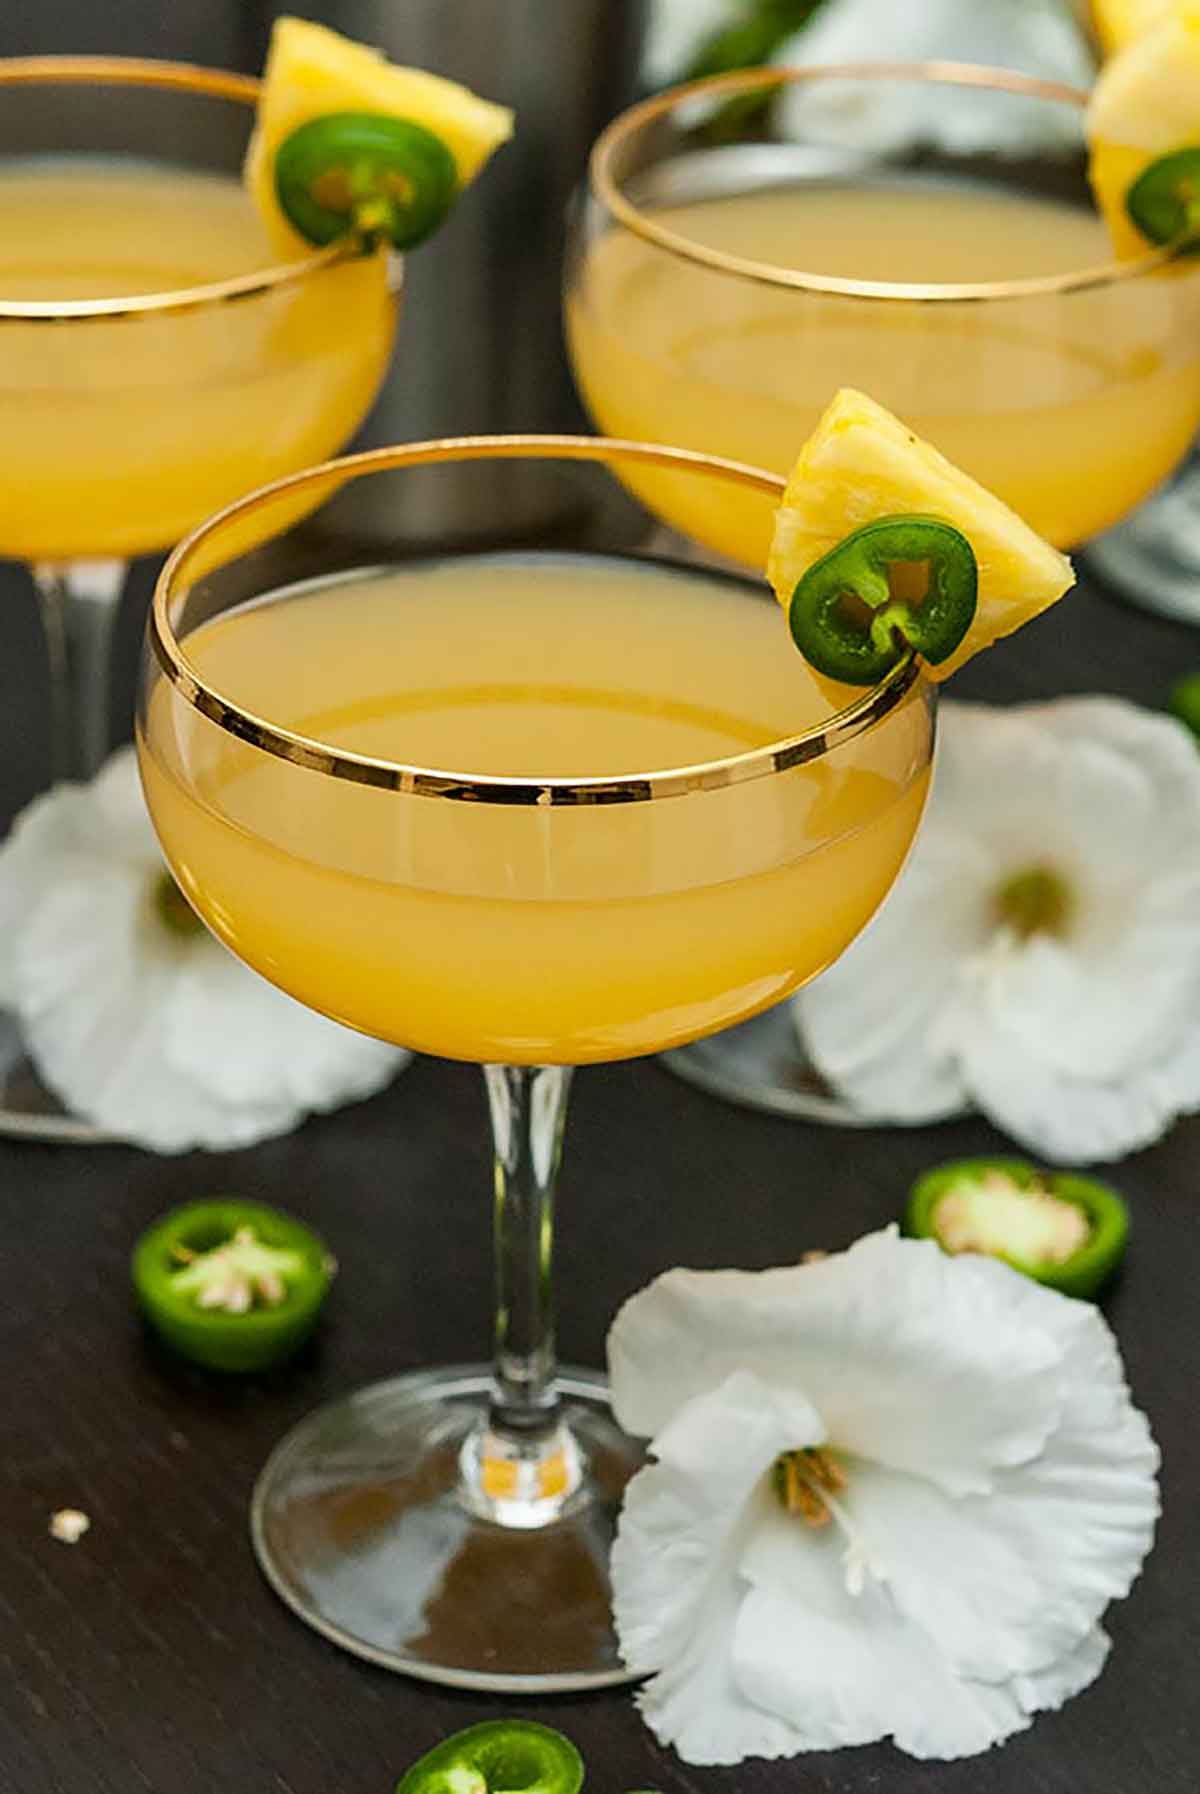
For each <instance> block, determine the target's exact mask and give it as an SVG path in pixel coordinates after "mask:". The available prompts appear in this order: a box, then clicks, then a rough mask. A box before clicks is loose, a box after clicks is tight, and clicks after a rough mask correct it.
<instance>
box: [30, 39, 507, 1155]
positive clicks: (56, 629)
mask: <svg viewBox="0 0 1200 1794" xmlns="http://www.w3.org/2000/svg"><path fill="white" fill-rule="evenodd" d="M348 121H349V122H348ZM510 130H511V114H510V113H509V112H508V111H507V110H506V109H505V108H503V107H499V106H493V105H490V104H489V103H488V102H486V101H483V100H480V99H478V98H477V97H476V96H475V95H473V94H470V93H468V92H467V91H466V90H465V89H463V88H461V87H459V86H457V85H456V84H455V83H453V82H449V81H443V80H440V79H438V78H436V77H434V76H431V75H427V74H425V73H423V72H422V71H419V70H408V69H398V68H392V67H391V66H390V65H388V64H387V63H386V62H385V61H384V60H383V58H381V57H380V56H378V55H377V54H376V53H375V52H373V51H370V50H367V49H365V48H364V47H363V46H361V45H356V44H352V43H349V42H348V41H347V40H345V39H343V38H340V37H338V36H337V35H336V34H335V33H332V32H328V31H324V30H322V29H321V28H320V27H317V26H313V25H308V24H305V23H304V22H302V21H300V20H295V19H284V20H280V21H279V22H278V24H277V26H276V28H275V32H274V36H273V39H272V48H271V54H270V57H269V59H268V66H267V70H266V75H265V79H264V81H263V82H261V83H260V82H258V81H255V80H252V79H250V78H249V77H247V76H242V75H233V74H227V73H224V72H222V71H220V70H212V69H200V68H191V67H183V66H181V65H176V64H172V63H158V62H142V61H133V60H126V59H121V58H112V57H37V58H14V59H10V60H8V61H0V208H2V210H3V216H4V220H5V228H4V231H3V234H2V241H0V407H5V408H6V409H7V421H8V423H9V425H10V427H9V428H8V429H6V430H5V431H4V433H3V441H2V443H0V491H2V493H3V504H0V556H7V557H12V558H15V559H19V560H23V561H25V562H26V563H27V564H28V565H29V567H30V570H31V572H32V574H33V577H34V582H35V585H36V588H37V592H38V596H39V599H40V601H41V607H42V611H43V616H44V621H45V631H46V639H47V645H48V649H49V660H50V669H51V745H52V771H53V776H54V777H55V779H58V780H65V779H80V778H86V777H90V776H91V775H92V774H93V773H94V772H95V771H96V770H97V769H98V767H99V766H100V764H101V762H102V761H103V759H104V758H105V756H106V754H107V752H108V748H109V745H110V735H109V724H110V718H109V680H108V659H109V651H110V644H111V636H112V625H113V620H114V618H115V615H116V611H117V605H118V601H119V598H120V594H121V588H122V581H123V568H124V563H125V562H126V560H127V559H128V558H129V557H131V556H134V555H140V554H146V553H150V552H154V551H157V550H164V549H167V548H169V547H170V546H171V545H172V543H174V542H175V541H177V540H178V539H179V537H180V536H181V535H182V534H183V533H184V532H185V531H186V530H188V529H190V528H192V527H193V526H194V525H195V524H196V523H197V522H198V521H199V520H200V519H201V518H202V517H204V516H205V515H206V514H208V513H209V512H211V511H213V510H214V509H216V508H218V507H219V506H221V505H223V504H226V503H228V502H229V501H230V500H231V499H233V498H235V497H236V496H237V495H238V494H239V493H242V492H245V491H247V490H249V489H250V488H251V487H253V486H256V485H259V484H261V483H262V482H263V481H265V480H269V479H273V478H275V477H276V476H278V475H280V474H283V473H287V472H289V471H290V470H292V469H294V468H296V467H299V466H303V465H304V464H306V463H308V462H311V461H313V460H319V459H321V458H322V457H324V456H326V455H329V454H332V453H334V452H335V451H336V450H337V449H338V448H339V447H340V446H341V445H342V444H343V443H344V442H345V440H346V439H347V437H349V436H350V435H351V434H352V433H353V432H354V430H355V429H356V428H357V427H358V425H359V424H360V423H361V421H362V419H363V417H364V416H365V414H366V412H367V410H368V408H369V406H370V404H371V401H372V399H373V397H374V395H375V392H376V390H377V389H378V386H379V383H380V381H381V380H382V378H383V375H384V372H385V370H386V368H387V365H388V360H389V357H390V354H391V348H392V339H393V334H394V329H395V320H396V312H397V306H398V300H399V293H400V286H401V276H400V262H399V259H398V257H397V256H396V255H395V254H394V251H395V249H396V248H397V247H406V246H407V245H409V244H411V243H413V242H416V241H418V240H419V239H420V238H421V237H422V236H424V235H427V234H428V232H429V231H430V230H431V229H433V228H435V227H436V225H437V223H438V222H439V221H440V219H441V217H442V216H444V214H445V212H446V211H447V209H448V208H449V206H450V204H451V203H452V202H453V200H454V199H455V198H456V196H457V194H458V193H459V192H460V191H461V189H462V187H463V186H464V185H465V184H466V183H467V182H468V181H470V180H471V179H473V178H474V175H475V174H476V173H477V172H478V170H479V168H480V167H481V166H482V164H483V162H484V161H485V160H486V158H487V156H488V154H489V153H490V152H491V151H492V150H493V149H495V148H496V147H497V146H498V145H499V144H500V143H501V142H503V140H504V138H505V137H506V136H507V135H508V134H509V132H510ZM364 132H365V133H366V134H367V137H368V140H367V141H364ZM348 139H349V143H348ZM243 162H244V163H245V166H244V168H243V167H242V164H243ZM349 165H352V168H353V177H354V178H353V181H352V182H350V181H348V180H347V178H346V173H345V171H346V167H347V166H349ZM351 189H353V190H351ZM297 515H299V513H298V512H297ZM0 1131H14V1132H18V1133H21V1134H24V1135H28V1134H30V1133H33V1134H35V1135H42V1136H46V1137H52V1138H71V1139H91V1138H94V1137H95V1135H94V1132H93V1130H92V1129H91V1128H90V1126H89V1125H88V1124H87V1123H86V1122H84V1121H82V1120H80V1119H79V1118H77V1117H75V1116H72V1115H70V1114H67V1113H64V1111H63V1109H62V1107H61V1105H60V1104H59V1102H58V1100H57V1098H56V1097H55V1096H54V1095H53V1094H52V1093H51V1092H50V1091H48V1090H45V1089H44V1088H42V1086H41V1084H40V1081H39V1079H38V1076H37V1072H36V1070H35V1068H33V1067H32V1066H31V1065H30V1064H29V1063H28V1062H27V1060H26V1059H25V1057H24V1050H23V1046H22V1041H21V1036H20V1029H19V1027H18V1025H17V1023H16V1022H15V1020H14V1019H13V1018H12V1017H10V1016H8V1015H4V1014H0Z"/></svg>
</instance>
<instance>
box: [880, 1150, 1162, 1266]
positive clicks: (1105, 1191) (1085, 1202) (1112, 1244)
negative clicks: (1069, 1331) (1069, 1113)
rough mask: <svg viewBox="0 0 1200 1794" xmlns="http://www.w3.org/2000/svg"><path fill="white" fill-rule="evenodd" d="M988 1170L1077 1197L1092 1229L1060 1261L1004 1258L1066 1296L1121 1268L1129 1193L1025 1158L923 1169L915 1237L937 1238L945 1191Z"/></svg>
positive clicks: (909, 1228)
mask: <svg viewBox="0 0 1200 1794" xmlns="http://www.w3.org/2000/svg"><path fill="white" fill-rule="evenodd" d="M985 1171H999V1172H1002V1173H1003V1174H1004V1175H1006V1176H1008V1177H1011V1178H1012V1180H1013V1182H1014V1183H1015V1184H1018V1185H1020V1187H1021V1188H1022V1189H1028V1187H1029V1185H1030V1184H1031V1183H1033V1182H1034V1181H1040V1182H1041V1183H1043V1184H1044V1185H1045V1187H1046V1188H1047V1189H1048V1190H1049V1191H1050V1194H1051V1195H1052V1196H1057V1197H1059V1198H1060V1200H1062V1201H1063V1202H1073V1203H1074V1204H1075V1206H1076V1207H1077V1208H1081V1209H1082V1210H1083V1212H1084V1214H1085V1215H1086V1216H1087V1218H1088V1222H1089V1224H1090V1226H1091V1229H1092V1232H1091V1236H1090V1238H1089V1239H1088V1241H1087V1243H1086V1245H1083V1246H1081V1247H1080V1248H1079V1251H1078V1252H1073V1253H1072V1254H1071V1256H1070V1258H1067V1259H1064V1260H1063V1262H1062V1264H1057V1265H1030V1264H1025V1263H1024V1262H1023V1261H1022V1260H1021V1259H1019V1258H1014V1257H1010V1256H1009V1255H1008V1254H1007V1253H996V1254H994V1255H992V1256H995V1257H998V1258H1002V1259H1003V1261H1004V1263H1005V1264H1010V1265H1011V1266H1012V1267H1013V1269H1014V1270H1015V1271H1021V1272H1023V1274H1024V1275H1025V1276H1026V1277H1032V1278H1033V1279H1034V1281H1035V1282H1036V1283H1044V1284H1046V1285H1047V1286H1048V1287H1049V1288H1050V1289H1057V1290H1061V1291H1062V1293H1063V1294H1064V1295H1066V1296H1078V1297H1080V1298H1081V1299H1082V1300H1084V1301H1090V1300H1091V1299H1092V1298H1093V1297H1094V1296H1095V1295H1096V1292H1097V1291H1098V1290H1099V1289H1100V1288H1101V1286H1102V1285H1103V1284H1104V1283H1105V1282H1107V1280H1108V1278H1109V1277H1111V1276H1112V1274H1113V1272H1114V1271H1115V1270H1116V1268H1117V1265H1118V1263H1119V1262H1120V1259H1121V1257H1122V1255H1123V1253H1124V1251H1125V1245H1126V1241H1127V1240H1128V1238H1129V1210H1128V1209H1127V1208H1126V1206H1125V1202H1124V1199H1123V1198H1122V1197H1121V1196H1119V1195H1118V1194H1117V1192H1116V1190H1114V1189H1113V1188H1112V1187H1111V1185H1109V1184H1103V1183H1100V1182H1098V1181H1097V1179H1095V1178H1092V1177H1080V1176H1079V1175H1078V1174H1077V1173H1076V1172H1073V1171H1058V1172H1045V1171H1040V1170H1039V1169H1038V1167H1037V1166H1036V1165H1031V1164H1030V1163H1029V1162H1028V1160H1026V1159H1002V1158H996V1159H992V1158H983V1159H954V1160H952V1161H951V1162H950V1163H948V1164H945V1165H935V1166H933V1168H932V1169H931V1170H929V1171H926V1172H924V1173H923V1174H922V1175H921V1176H920V1177H919V1178H918V1179H917V1181H916V1183H915V1184H914V1185H913V1188H912V1191H911V1192H910V1194H909V1198H908V1204H907V1206H906V1208H905V1211H904V1231H905V1233H907V1234H909V1235H910V1236H911V1237H913V1238H914V1239H922V1240H935V1241H936V1240H937V1238H938V1236H937V1231H936V1229H935V1227H934V1225H933V1219H932V1215H933V1210H934V1208H935V1207H936V1205H937V1203H938V1202H939V1200H940V1199H941V1197H943V1196H944V1195H945V1194H946V1191H947V1190H948V1189H949V1188H950V1187H951V1186H952V1185H953V1184H956V1183H958V1182H960V1181H961V1179H962V1178H963V1177H964V1175H965V1176H968V1177H971V1176H975V1175H977V1174H979V1173H982V1172H985Z"/></svg>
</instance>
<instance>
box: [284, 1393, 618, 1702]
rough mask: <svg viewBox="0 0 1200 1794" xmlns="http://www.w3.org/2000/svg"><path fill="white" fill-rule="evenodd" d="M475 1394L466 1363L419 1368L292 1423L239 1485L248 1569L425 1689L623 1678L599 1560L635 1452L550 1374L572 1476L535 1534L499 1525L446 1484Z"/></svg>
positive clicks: (589, 1399) (509, 1687) (469, 1427)
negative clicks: (246, 1516) (250, 1478)
mask: <svg viewBox="0 0 1200 1794" xmlns="http://www.w3.org/2000/svg"><path fill="white" fill-rule="evenodd" d="M492 1388H493V1384H492V1376H491V1372H490V1370H489V1369H487V1368H485V1367H484V1366H482V1365H480V1366H469V1367H467V1368H463V1369H454V1370H446V1371H422V1372H418V1373H415V1374H414V1375H411V1376H406V1377H398V1378H395V1379H393V1380H391V1381H389V1382H386V1383H376V1384H374V1385H372V1386H371V1387H370V1388H368V1389H364V1390H361V1391H359V1392H358V1393H357V1394H355V1395H351V1396H348V1397H346V1398H345V1399H343V1400H341V1401H338V1402H334V1403H331V1404H330V1405H329V1406H328V1407H325V1408H321V1409H319V1410H318V1411H317V1412H316V1413H315V1414H311V1415H309V1417H308V1418H307V1419H306V1420H304V1421H302V1422H301V1424H300V1425H299V1426H298V1427H297V1428H296V1429H295V1430H294V1431H293V1432H292V1433H290V1434H289V1435H288V1436H287V1438H286V1439H285V1440H284V1441H283V1443H282V1444H281V1445H280V1446H279V1447H278V1448H277V1449H276V1451H275V1452H274V1453H273V1455H272V1456H271V1458H270V1460H269V1461H268V1463H267V1465H266V1468H265V1469H264V1470H263V1473H262V1475H261V1477H260V1478H259V1481H258V1485H257V1487H256V1489H255V1493H254V1502H253V1507H252V1511H251V1531H252V1535H253V1540H254V1548H255V1551H256V1553H257V1555H258V1560H259V1563H260V1564H261V1565H262V1568H263V1570H264V1571H265V1573H266V1575H267V1578H268V1580H269V1581H270V1582H271V1584H272V1586H273V1587H274V1588H275V1590H276V1592H277V1593H278V1594H279V1595H280V1596H282V1598H283V1599H284V1600H285V1601H286V1602H287V1603H288V1605H289V1606H290V1607H292V1608H293V1609H294V1610H295V1611H296V1613H298V1614H299V1615H300V1617H301V1619H303V1620H306V1621H307V1622H308V1624H309V1625H310V1626H313V1627H315V1628H316V1630H317V1631H318V1632H323V1633H324V1634H325V1636H326V1637H327V1638H331V1639H332V1640H333V1641H334V1643H336V1644H339V1645H341V1646H342V1647H343V1649H345V1650H348V1651H353V1652H355V1653H356V1654H357V1655H358V1656H360V1657H367V1658H369V1659H371V1661H373V1662H375V1663H379V1664H382V1665H383V1666H384V1667H385V1668H388V1669H394V1670H400V1671H403V1672H404V1673H406V1674H408V1675H412V1676H417V1677H420V1678H422V1679H423V1680H425V1681H429V1682H444V1683H449V1684H450V1685H451V1686H454V1687H459V1688H479V1689H491V1690H496V1691H500V1692H508V1693H514V1694H522V1693H526V1694H534V1693H542V1692H554V1691H556V1690H560V1691H566V1690H570V1689H584V1688H601V1687H606V1686H612V1685H614V1684H616V1683H621V1682H629V1681H632V1680H633V1679H634V1678H633V1676H632V1675H631V1673H630V1671H629V1670H627V1669H626V1668H625V1667H624V1666H623V1664H622V1663H621V1660H620V1656H619V1654H618V1650H617V1642H616V1637H615V1634H614V1631H613V1624H612V1614H611V1606H610V1600H611V1590H610V1584H609V1575H608V1560H609V1552H610V1549H611V1546H612V1540H613V1536H614V1533H615V1530H616V1521H617V1514H618V1511H619V1508H620V1502H621V1496H622V1493H623V1491H624V1488H625V1484H626V1483H627V1482H628V1480H629V1478H630V1477H631V1476H632V1475H633V1473H634V1471H635V1470H637V1469H638V1468H639V1467H640V1465H641V1464H642V1462H643V1448H642V1446H641V1445H640V1444H639V1443H638V1442H637V1441H635V1440H633V1439H630V1438H628V1437H627V1435H626V1434H624V1433H623V1432H622V1431H621V1429H620V1428H619V1427H618V1426H617V1424H616V1422H615V1421H614V1420H613V1418H612V1413H611V1410H610V1409H609V1406H608V1391H607V1385H606V1383H605V1381H604V1379H603V1377H601V1376H598V1375H595V1374H593V1373H591V1372H588V1371H579V1370H574V1371H572V1370H568V1371H563V1372H561V1373H560V1375H559V1378H558V1382H557V1388H558V1392H559V1394H560V1396H561V1399H562V1420H563V1422H564V1424H565V1426H566V1427H568V1428H569V1430H570V1434H571V1436H572V1439H573V1441H574V1444H575V1446H576V1447H577V1448H578V1451H579V1454H580V1460H581V1472H582V1474H581V1477H580V1479H579V1480H578V1483H577V1486H574V1487H573V1489H572V1491H571V1492H570V1493H569V1494H568V1495H567V1497H566V1499H565V1500H564V1501H563V1502H562V1503H561V1505H560V1507H559V1509H558V1514H557V1517H556V1518H554V1519H552V1520H551V1521H550V1522H549V1523H548V1524H545V1525H539V1526H533V1527H530V1526H529V1524H528V1522H527V1521H525V1522H524V1523H518V1524H516V1525H502V1524H499V1523H498V1522H497V1521H496V1520H495V1519H492V1518H486V1517H484V1516H483V1515H482V1514H480V1513H479V1512H477V1511H473V1507H472V1505H471V1504H470V1503H469V1502H468V1500H467V1499H465V1498H464V1496H463V1494H462V1492H461V1481H460V1458H461V1454H462V1452H463V1449H464V1446H467V1448H468V1451H469V1450H470V1445H469V1441H471V1440H472V1438H473V1435H475V1434H476V1430H477V1429H478V1427H479V1426H480V1425H481V1423H484V1422H485V1421H486V1419H487V1415H488V1402H489V1397H490V1396H491V1393H492Z"/></svg>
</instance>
